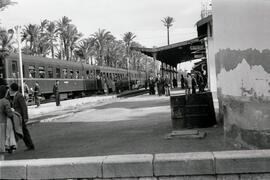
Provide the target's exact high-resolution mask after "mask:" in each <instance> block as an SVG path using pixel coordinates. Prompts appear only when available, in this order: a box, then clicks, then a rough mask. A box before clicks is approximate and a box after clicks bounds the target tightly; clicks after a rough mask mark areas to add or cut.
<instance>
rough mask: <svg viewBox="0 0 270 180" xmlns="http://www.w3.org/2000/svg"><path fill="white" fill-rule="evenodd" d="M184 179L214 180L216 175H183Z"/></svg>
mask: <svg viewBox="0 0 270 180" xmlns="http://www.w3.org/2000/svg"><path fill="white" fill-rule="evenodd" d="M184 179H185V180H216V179H217V178H216V176H206V175H204V176H185V177H184Z"/></svg>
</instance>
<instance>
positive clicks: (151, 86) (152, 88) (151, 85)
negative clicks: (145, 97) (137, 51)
mask: <svg viewBox="0 0 270 180" xmlns="http://www.w3.org/2000/svg"><path fill="white" fill-rule="evenodd" d="M149 91H150V95H154V94H155V80H154V78H153V76H150V78H149Z"/></svg>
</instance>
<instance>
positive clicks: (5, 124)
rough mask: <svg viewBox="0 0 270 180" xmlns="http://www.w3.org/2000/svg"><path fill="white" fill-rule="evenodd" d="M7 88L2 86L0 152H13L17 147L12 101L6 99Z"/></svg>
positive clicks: (0, 99) (0, 89)
mask: <svg viewBox="0 0 270 180" xmlns="http://www.w3.org/2000/svg"><path fill="white" fill-rule="evenodd" d="M6 93H7V88H6V86H5V85H1V86H0V152H5V151H6V150H7V151H8V152H12V151H13V150H14V149H16V140H15V134H14V131H13V125H12V122H11V118H12V117H13V113H12V110H11V107H10V102H9V101H8V100H7V99H6Z"/></svg>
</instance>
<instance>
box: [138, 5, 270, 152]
mask: <svg viewBox="0 0 270 180" xmlns="http://www.w3.org/2000/svg"><path fill="white" fill-rule="evenodd" d="M211 5H212V13H209V14H207V16H206V17H203V18H202V19H201V20H199V21H198V22H197V23H196V25H197V32H198V37H197V38H194V39H191V40H187V41H184V42H179V43H175V44H171V45H168V46H163V47H159V48H140V51H141V52H142V53H144V54H146V55H148V56H151V57H153V59H154V60H159V61H161V64H162V65H161V69H160V70H161V74H164V72H166V73H167V72H170V73H176V72H177V69H176V68H177V64H178V63H181V62H185V61H190V60H192V59H196V58H198V57H201V58H202V59H203V61H206V66H207V75H208V88H209V90H210V91H211V92H212V97H213V102H214V105H215V111H216V117H217V121H218V123H219V124H222V125H223V127H224V134H225V139H226V140H227V141H228V142H230V143H233V144H240V145H243V146H245V147H250V148H269V147H270V11H269V9H270V1H268V0H256V1H253V0H239V1H234V0H213V1H212V4H211ZM203 61H202V63H201V64H204V63H203ZM195 66H196V67H197V68H198V66H200V63H199V65H198V64H197V65H195ZM196 67H195V68H196ZM171 76H174V74H172V75H171Z"/></svg>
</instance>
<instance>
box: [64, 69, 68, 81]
mask: <svg viewBox="0 0 270 180" xmlns="http://www.w3.org/2000/svg"><path fill="white" fill-rule="evenodd" d="M63 78H64V79H67V78H68V73H67V69H66V68H64V69H63Z"/></svg>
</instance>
